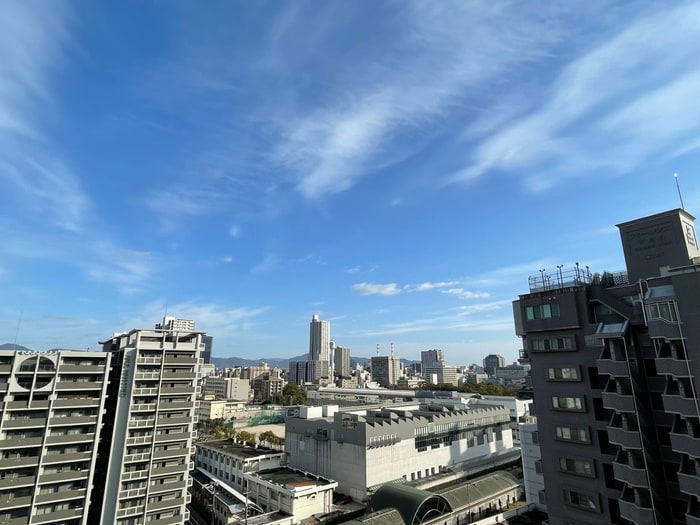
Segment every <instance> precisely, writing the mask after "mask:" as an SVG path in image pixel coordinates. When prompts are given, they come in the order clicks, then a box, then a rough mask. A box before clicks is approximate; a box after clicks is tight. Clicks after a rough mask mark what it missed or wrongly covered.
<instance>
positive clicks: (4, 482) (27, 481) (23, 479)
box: [0, 476, 36, 489]
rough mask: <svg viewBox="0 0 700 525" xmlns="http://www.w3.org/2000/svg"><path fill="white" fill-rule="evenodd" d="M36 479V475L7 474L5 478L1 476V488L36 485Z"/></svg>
mask: <svg viewBox="0 0 700 525" xmlns="http://www.w3.org/2000/svg"><path fill="white" fill-rule="evenodd" d="M35 481H36V476H16V477H10V476H7V477H4V478H0V489H14V488H19V487H25V486H27V485H34V482H35Z"/></svg>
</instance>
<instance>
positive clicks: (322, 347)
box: [309, 315, 331, 362]
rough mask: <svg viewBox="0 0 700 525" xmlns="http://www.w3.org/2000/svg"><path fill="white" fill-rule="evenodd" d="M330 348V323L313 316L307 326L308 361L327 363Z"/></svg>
mask: <svg viewBox="0 0 700 525" xmlns="http://www.w3.org/2000/svg"><path fill="white" fill-rule="evenodd" d="M330 348H331V323H330V322H329V321H321V320H320V319H319V318H318V315H314V316H313V317H312V318H311V323H310V326H309V361H326V362H328V361H329V359H328V352H329V351H330Z"/></svg>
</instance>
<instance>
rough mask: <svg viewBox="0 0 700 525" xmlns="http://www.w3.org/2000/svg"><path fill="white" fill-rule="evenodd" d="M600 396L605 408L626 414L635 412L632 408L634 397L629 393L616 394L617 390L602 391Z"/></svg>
mask: <svg viewBox="0 0 700 525" xmlns="http://www.w3.org/2000/svg"><path fill="white" fill-rule="evenodd" d="M601 396H602V398H603V406H604V407H605V408H610V409H612V410H615V411H616V412H623V413H628V414H630V413H631V414H633V413H635V412H636V410H635V408H634V399H633V398H632V396H631V395H627V394H618V393H617V392H602V394H601Z"/></svg>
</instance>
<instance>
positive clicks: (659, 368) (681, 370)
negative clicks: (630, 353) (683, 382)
mask: <svg viewBox="0 0 700 525" xmlns="http://www.w3.org/2000/svg"><path fill="white" fill-rule="evenodd" d="M654 362H655V364H656V372H657V373H658V374H659V375H662V376H673V377H690V375H689V374H688V363H687V362H686V361H684V360H681V359H674V358H672V357H658V358H656V359H655V360H654Z"/></svg>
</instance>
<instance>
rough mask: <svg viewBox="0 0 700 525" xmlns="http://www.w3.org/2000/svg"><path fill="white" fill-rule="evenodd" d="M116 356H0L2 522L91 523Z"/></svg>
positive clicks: (0, 353)
mask: <svg viewBox="0 0 700 525" xmlns="http://www.w3.org/2000/svg"><path fill="white" fill-rule="evenodd" d="M110 358H111V355H110V354H109V353H105V352H73V351H60V352H24V351H11V350H1V351H0V399H1V400H2V401H3V402H2V403H0V523H7V524H11V525H33V524H35V523H55V524H65V525H78V524H81V525H83V524H84V525H88V524H90V523H92V522H90V521H89V519H88V516H87V514H88V506H89V504H90V501H91V500H94V498H95V494H94V493H95V490H94V488H93V487H95V486H96V485H97V484H99V483H100V480H99V479H98V478H96V477H95V467H96V464H97V448H98V443H99V440H100V429H101V428H102V425H103V424H104V423H105V421H106V420H107V419H109V417H110V415H109V414H107V415H106V414H105V398H106V393H107V385H108V381H107V374H108V372H109V365H110Z"/></svg>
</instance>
